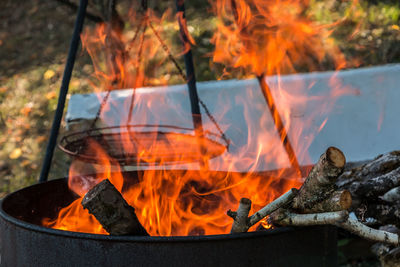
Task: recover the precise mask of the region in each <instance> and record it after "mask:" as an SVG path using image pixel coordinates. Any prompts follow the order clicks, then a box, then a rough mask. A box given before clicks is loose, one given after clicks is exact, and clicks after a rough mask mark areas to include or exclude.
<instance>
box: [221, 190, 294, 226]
mask: <svg viewBox="0 0 400 267" xmlns="http://www.w3.org/2000/svg"><path fill="white" fill-rule="evenodd" d="M297 192H298V190H297V189H295V188H292V189H290V190H289V191H287V192H286V193H285V194H283V195H282V196H280V197H278V198H277V199H275V200H274V201H272V202H271V203H269V204H267V205H266V206H265V207H264V208H262V209H260V210H259V211H257V212H256V213H254V214H253V215H252V216H250V217H248V215H249V212H250V209H251V200H250V199H248V198H242V199H241V200H240V203H239V207H238V210H237V211H231V210H228V212H227V215H228V216H229V217H232V218H233V224H232V228H231V233H244V232H247V231H248V230H249V228H250V227H252V226H253V225H255V224H256V223H258V222H259V221H260V220H262V219H263V218H264V217H266V216H268V215H270V214H271V213H272V212H274V211H275V210H277V209H279V208H280V207H282V206H284V205H286V204H287V203H289V202H290V201H291V200H292V199H293V198H294V197H295V196H296V194H297Z"/></svg>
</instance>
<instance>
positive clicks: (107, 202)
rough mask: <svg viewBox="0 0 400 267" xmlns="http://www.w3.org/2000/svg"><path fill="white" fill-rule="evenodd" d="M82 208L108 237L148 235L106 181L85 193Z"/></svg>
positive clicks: (133, 213) (129, 207) (117, 192)
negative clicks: (97, 222) (91, 215)
mask: <svg viewBox="0 0 400 267" xmlns="http://www.w3.org/2000/svg"><path fill="white" fill-rule="evenodd" d="M82 206H83V207H84V208H85V209H88V210H89V213H91V214H93V215H94V216H95V217H96V219H97V220H98V221H99V222H100V223H101V225H102V226H103V227H104V229H105V230H106V231H107V232H108V233H109V234H110V235H141V236H148V235H149V234H148V233H147V232H146V230H145V229H144V228H143V226H142V225H141V224H140V222H139V220H138V218H137V217H136V214H135V209H134V208H133V207H132V206H130V205H129V204H128V203H127V202H126V201H125V199H124V198H123V197H122V195H121V193H120V192H119V191H118V190H117V189H116V188H115V187H114V185H113V184H112V183H110V181H109V180H108V179H105V180H103V181H102V182H100V183H98V184H97V185H96V186H94V187H93V188H92V189H91V190H90V191H89V192H87V193H86V195H85V196H84V197H83V200H82Z"/></svg>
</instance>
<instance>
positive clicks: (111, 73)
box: [43, 0, 349, 236]
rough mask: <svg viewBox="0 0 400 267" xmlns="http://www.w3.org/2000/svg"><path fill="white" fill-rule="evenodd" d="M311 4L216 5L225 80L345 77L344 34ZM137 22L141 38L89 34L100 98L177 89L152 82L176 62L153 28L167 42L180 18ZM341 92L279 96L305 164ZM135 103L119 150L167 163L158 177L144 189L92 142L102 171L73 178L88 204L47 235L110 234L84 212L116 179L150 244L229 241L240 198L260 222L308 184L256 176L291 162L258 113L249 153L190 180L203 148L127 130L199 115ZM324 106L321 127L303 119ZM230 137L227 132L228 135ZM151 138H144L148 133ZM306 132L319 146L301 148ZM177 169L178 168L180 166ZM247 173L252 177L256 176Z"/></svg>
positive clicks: (95, 167)
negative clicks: (171, 115) (166, 32)
mask: <svg viewBox="0 0 400 267" xmlns="http://www.w3.org/2000/svg"><path fill="white" fill-rule="evenodd" d="M307 4H308V1H301V0H276V1H270V0H218V1H216V2H215V4H214V6H213V11H214V12H215V14H216V16H217V18H218V21H219V23H218V28H217V31H216V33H215V35H214V37H213V43H214V44H215V52H214V54H213V61H214V62H215V63H222V64H224V65H225V66H226V69H225V71H233V70H240V71H241V72H242V73H243V74H244V76H243V77H251V76H252V75H256V76H262V75H271V74H281V73H296V72H297V70H296V68H298V67H302V68H304V67H307V69H308V70H309V71H313V70H316V69H317V66H318V63H320V62H322V61H324V60H326V59H327V58H328V59H329V60H331V61H332V62H333V64H334V65H335V66H336V68H337V69H340V68H343V67H344V66H345V61H344V56H343V55H342V54H341V53H340V51H339V49H338V48H337V47H336V46H335V45H334V43H333V42H332V39H330V37H329V35H330V34H331V31H332V28H333V26H334V25H318V24H316V23H315V22H313V21H312V19H311V18H310V17H309V16H308V15H307V13H306V12H305V10H306V7H307ZM130 15H131V16H130V24H131V25H132V26H133V28H134V29H136V31H125V30H124V29H121V28H117V29H115V28H112V27H111V26H110V25H107V24H102V25H99V26H97V27H95V28H94V29H88V30H86V31H85V33H84V34H83V35H82V42H83V44H84V47H85V49H86V50H87V51H88V53H89V54H90V56H91V57H92V59H93V64H94V68H95V73H94V75H95V77H96V78H97V82H96V83H93V86H94V88H95V90H96V91H97V92H101V91H104V90H112V89H119V88H129V87H132V88H136V87H139V86H143V85H150V84H152V85H154V84H166V83H167V82H168V80H165V79H164V80H163V79H159V80H156V79H154V78H152V77H157V75H158V76H161V75H160V73H157V72H156V70H151V71H150V70H148V68H146V67H147V66H148V65H149V62H150V60H151V59H153V58H160V61H161V62H165V61H166V60H167V57H168V55H167V54H166V53H165V52H166V50H165V47H163V46H162V44H160V42H159V40H158V38H157V36H155V34H154V32H152V27H154V28H155V29H156V30H157V31H158V33H159V35H161V36H162V26H161V25H162V23H163V22H165V23H166V22H167V21H168V19H169V17H170V16H169V15H170V12H169V11H168V12H166V13H165V14H164V15H163V16H162V17H161V18H157V17H156V15H155V13H153V12H152V11H151V10H148V11H146V12H141V13H140V12H139V13H135V14H134V13H133V12H132V11H131V12H130ZM181 19H182V18H181ZM184 23H186V21H184ZM156 25H157V26H156ZM141 33H143V34H141ZM187 45H188V44H186V46H187ZM185 49H187V47H186V48H185ZM153 64H154V63H153ZM149 72H150V73H149ZM278 80H279V78H278ZM331 82H332V86H331V90H328V92H327V93H326V94H324V95H322V94H318V95H313V91H312V85H311V87H309V88H307V89H306V90H304V89H302V88H303V86H302V84H301V81H300V82H299V84H296V86H294V87H293V88H291V90H282V89H283V88H280V87H279V86H278V87H279V88H274V89H276V90H274V92H277V93H275V94H274V95H273V97H274V98H275V101H276V103H279V105H277V107H278V112H279V114H280V116H282V120H283V124H284V126H285V128H286V130H287V131H288V132H290V133H291V135H290V139H291V142H292V144H293V146H294V150H295V151H296V154H297V157H298V158H299V159H307V153H306V151H307V148H308V146H309V145H310V144H311V141H312V137H313V135H315V134H317V133H318V132H319V131H321V129H322V128H323V127H324V125H325V124H326V122H327V120H328V118H327V116H328V114H329V110H330V109H331V108H332V105H333V103H334V101H335V100H336V99H337V98H338V97H340V96H342V95H344V94H348V93H349V89H348V88H344V87H343V86H341V85H340V81H339V80H337V79H336V78H335V77H333V78H332V81H331ZM278 85H279V82H278ZM102 96H104V94H103V95H102ZM99 97H100V94H99ZM100 99H102V97H100ZM248 99H250V96H248V98H244V99H237V103H236V104H242V105H243V106H244V107H246V105H251V104H252V103H249V102H248ZM132 103H134V106H135V109H134V116H132V118H131V117H130V116H128V115H127V114H128V113H129V111H130V110H131V109H130V107H131V105H132ZM132 103H131V102H130V99H129V100H128V101H127V103H125V104H124V108H125V110H126V113H125V114H119V116H120V117H119V118H118V120H117V122H118V123H119V124H120V134H119V135H117V136H116V138H117V139H116V140H124V142H123V143H122V144H121V145H120V146H119V147H117V148H118V149H119V150H121V151H124V153H126V154H127V155H130V154H135V159H134V160H135V161H136V163H143V162H144V163H149V164H154V163H157V168H155V169H152V168H151V167H149V168H146V169H145V170H143V171H140V172H138V176H137V177H136V179H135V180H132V178H129V177H124V175H123V174H122V172H121V168H120V167H119V166H118V163H117V162H115V160H113V159H112V157H111V156H110V155H109V154H108V152H109V151H107V150H106V149H105V148H104V147H102V146H101V145H100V144H99V143H96V142H95V141H94V140H91V141H90V142H89V145H88V150H89V152H90V154H95V155H97V156H98V159H99V164H89V163H83V162H80V161H79V160H77V159H76V160H74V162H73V163H72V165H71V169H70V174H69V187H70V189H71V190H73V191H74V192H75V193H77V195H79V196H80V197H79V198H78V199H77V200H75V201H74V202H73V203H72V204H71V205H70V206H68V207H65V208H63V209H61V211H60V213H59V215H58V217H57V218H56V219H54V220H50V219H46V220H44V221H43V225H45V226H48V227H53V228H56V229H62V230H69V231H79V232H87V233H98V234H106V232H105V231H104V229H103V228H102V227H101V225H99V223H98V222H97V221H96V220H95V219H94V217H93V216H92V215H90V214H89V213H88V212H87V211H85V210H83V208H82V207H81V205H80V202H81V200H82V197H83V196H84V194H85V193H86V192H87V191H88V190H90V188H91V187H93V186H94V185H95V184H97V183H98V182H99V181H101V180H103V179H106V178H109V179H110V180H111V182H112V183H113V184H114V185H115V186H116V187H117V189H118V190H120V191H121V192H122V194H123V196H124V198H125V199H126V200H127V202H128V203H129V204H130V205H132V206H133V207H135V209H136V214H137V216H138V218H139V220H140V222H141V223H142V225H143V226H144V227H145V228H146V230H147V231H148V233H149V234H150V235H154V236H171V235H174V236H177V235H179V236H185V235H210V234H222V233H228V232H229V230H230V227H231V223H232V220H231V219H230V218H229V217H228V216H227V215H226V211H227V210H228V209H235V208H236V207H237V205H238V203H239V200H240V198H242V197H247V198H250V199H251V200H252V203H253V206H252V211H251V212H250V213H251V214H252V213H253V212H255V211H257V210H258V209H260V208H262V207H263V206H264V205H266V204H267V203H269V202H270V201H271V200H273V199H275V198H277V197H278V196H280V195H281V194H282V193H284V192H286V191H287V190H289V189H290V188H292V187H299V185H300V184H301V179H300V177H299V176H298V173H296V172H294V171H293V170H291V169H281V170H277V171H270V172H264V173H258V172H255V171H254V170H255V169H256V168H257V165H258V164H261V163H270V162H273V163H276V165H278V166H289V165H290V159H289V158H288V155H287V154H286V152H285V149H284V148H283V146H282V143H281V139H280V138H279V137H278V136H277V133H276V128H275V126H274V124H273V122H271V115H270V114H268V113H265V114H264V115H263V116H261V117H260V118H259V119H258V120H254V118H252V116H251V113H250V112H248V111H247V110H246V109H245V110H244V112H243V117H244V119H245V120H246V121H247V123H248V129H245V130H244V132H243V136H247V137H248V140H247V145H246V146H245V147H244V148H242V149H238V151H235V153H229V152H227V151H225V152H224V153H223V154H222V155H219V156H218V160H214V161H213V160H212V157H210V155H209V154H207V153H206V155H204V158H203V160H204V161H210V162H211V163H212V164H211V167H212V169H213V170H221V172H218V171H210V170H207V169H205V168H199V165H198V163H196V162H194V163H193V162H192V163H191V164H189V165H183V168H188V166H189V167H192V168H194V170H191V171H184V170H182V165H180V164H179V163H180V162H188V161H190V160H188V158H187V157H188V153H187V151H188V150H189V151H190V149H191V148H193V147H196V146H197V140H196V138H187V136H185V135H180V134H169V135H163V136H161V135H160V134H157V130H154V129H153V131H151V132H147V133H146V134H143V133H141V132H140V129H136V128H135V129H133V130H132V129H129V127H127V126H126V125H127V124H132V123H137V124H146V122H147V120H148V119H149V118H151V119H153V120H154V117H156V118H155V120H156V121H157V120H158V121H159V122H160V124H161V122H162V121H163V120H162V119H163V118H162V116H163V110H164V108H167V109H172V108H175V109H176V110H175V111H176V116H175V117H176V121H177V122H178V123H182V122H183V123H187V122H188V120H189V123H190V118H191V116H190V114H187V113H186V112H185V111H183V110H179V108H180V107H172V106H171V105H170V104H169V103H168V101H166V100H165V99H160V98H157V97H153V98H152V97H151V96H149V95H146V96H141V95H137V96H135V99H134V101H133V102H132ZM220 103H221V106H222V104H223V106H224V108H225V111H227V110H229V108H230V105H231V103H226V101H225V99H220ZM317 103H318V104H319V105H318V107H316V108H315V110H316V111H317V113H316V115H315V116H314V117H312V116H311V117H308V118H301V119H300V118H296V119H293V117H294V116H293V113H295V112H296V110H302V109H304V107H305V106H307V105H316V104H317ZM112 105H113V103H107V105H106V106H105V107H104V110H103V113H102V117H101V121H102V123H104V124H106V125H109V126H111V125H115V120H116V118H115V117H114V118H113V117H108V116H107V115H104V114H107V112H106V111H107V109H108V108H110V107H111V106H112ZM223 113H224V112H221V113H220V114H217V115H216V116H217V117H216V120H217V121H218V119H219V118H222V117H223V115H224V114H223ZM317 115H318V116H320V117H322V119H321V120H320V121H321V123H320V125H319V126H317V127H315V126H314V127H311V125H312V121H313V120H314V119H315V118H316V117H317ZM157 116H159V118H158V117H157ZM255 124H257V125H258V128H261V129H262V132H261V133H258V134H257V135H256V136H257V138H254V134H253V133H252V132H251V129H253V128H255V127H253V126H255ZM178 125H179V124H178ZM228 127H229V125H222V128H223V130H224V129H227V128H228ZM142 128H143V129H142V131H144V128H146V127H145V126H143V127H142ZM204 129H215V128H214V125H213V124H212V122H209V121H205V122H204ZM305 130H307V131H308V137H309V138H307V140H304V139H303V140H300V136H301V134H302V133H303V131H305ZM160 131H161V129H160ZM246 131H247V132H246ZM160 136H161V137H162V138H160ZM138 140H139V141H140V142H138ZM171 144H173V145H171ZM232 145H233V146H235V144H232ZM174 149H176V150H177V151H183V152H186V153H172V158H171V157H161V156H160V155H165V154H168V153H169V154H171V153H170V152H171V150H174ZM179 149H180V150H179ZM193 151H195V150H193ZM222 152H223V151H222ZM222 152H221V153H222ZM193 153H195V154H196V153H199V151H195V152H193ZM221 153H218V154H221ZM170 162H176V164H175V165H171V164H170ZM133 163H135V162H133ZM238 170H241V171H243V170H246V173H243V172H238ZM262 224H263V225H264V227H266V228H268V227H270V226H268V224H266V222H265V221H264V222H262Z"/></svg>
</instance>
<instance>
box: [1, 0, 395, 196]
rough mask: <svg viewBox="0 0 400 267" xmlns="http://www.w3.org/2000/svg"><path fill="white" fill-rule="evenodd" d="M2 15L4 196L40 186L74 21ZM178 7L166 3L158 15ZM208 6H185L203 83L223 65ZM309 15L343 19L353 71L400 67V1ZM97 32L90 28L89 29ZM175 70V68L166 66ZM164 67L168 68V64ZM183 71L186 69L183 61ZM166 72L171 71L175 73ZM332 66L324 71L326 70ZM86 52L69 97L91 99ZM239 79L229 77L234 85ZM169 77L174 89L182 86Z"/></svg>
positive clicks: (63, 171) (319, 9)
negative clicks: (216, 60)
mask: <svg viewBox="0 0 400 267" xmlns="http://www.w3.org/2000/svg"><path fill="white" fill-rule="evenodd" d="M2 4H3V8H2V9H0V18H1V20H0V21H1V23H2V24H1V25H2V28H1V29H0V197H1V196H4V195H5V194H7V193H9V192H11V191H14V190H17V189H19V188H22V187H25V186H27V185H30V184H32V183H35V182H36V181H37V179H38V175H39V172H40V168H41V164H42V159H43V156H44V151H45V146H46V144H47V140H48V136H49V131H50V127H51V123H52V118H53V116H54V111H55V108H56V104H57V95H58V90H59V86H60V83H61V78H62V72H63V69H64V64H65V60H66V55H67V50H68V46H69V41H70V37H71V34H72V29H73V22H74V17H75V14H74V12H71V10H69V9H68V8H67V7H65V6H63V5H61V4H59V3H58V2H57V1H44V0H33V1H12V0H4V1H3V2H2ZM169 6H172V7H174V4H173V3H172V2H169V1H163V2H162V3H161V4H160V5H158V6H157V9H159V10H164V9H165V8H166V7H169ZM209 9H210V7H209V6H208V5H207V4H205V3H204V1H190V2H189V1H188V3H187V17H188V25H189V26H190V27H189V30H190V33H191V35H192V36H193V37H194V39H195V41H196V46H195V47H194V49H193V53H194V61H195V62H196V74H197V79H198V80H199V81H204V80H214V79H217V78H219V76H220V73H221V66H218V65H217V64H211V65H210V60H209V57H208V56H207V55H209V54H210V52H211V51H212V49H213V46H212V44H211V42H210V38H211V37H212V35H213V32H214V30H215V25H216V21H215V18H214V17H213V15H212V14H210V13H209V12H208V11H209ZM308 12H309V14H311V15H312V16H313V17H314V18H315V19H316V20H317V21H318V22H320V23H333V22H335V21H338V20H340V19H341V18H343V17H346V19H345V20H344V21H342V22H341V23H340V24H339V26H338V28H337V29H336V30H335V32H334V33H333V37H334V39H333V40H334V41H335V42H336V43H337V44H338V45H339V46H340V48H341V49H342V50H343V51H344V53H345V55H346V57H347V59H348V60H349V62H353V63H352V64H353V65H352V67H358V66H370V65H379V64H386V63H394V62H399V61H400V28H399V17H400V6H399V3H398V2H397V1H365V0H364V1H363V0H360V1H359V3H357V4H355V5H353V4H352V3H351V2H350V1H336V0H323V1H321V0H319V1H317V0H312V1H311V2H310V8H309V9H308ZM90 24H91V25H93V23H92V22H87V23H86V25H90ZM165 36H166V37H167V38H168V39H170V40H171V42H172V43H174V46H173V47H172V49H173V51H175V52H176V51H179V50H178V49H179V46H178V45H179V38H178V35H177V31H176V26H173V25H172V26H171V25H168V24H165ZM167 64H170V63H167ZM167 64H166V65H167ZM180 64H181V65H183V62H182V61H180ZM165 68H167V69H170V68H171V66H168V65H167V66H166V67H165ZM331 68H332V66H330V65H329V64H326V65H321V66H320V69H319V70H329V69H331ZM92 70H93V68H92V66H91V63H90V60H89V57H88V55H87V54H85V53H84V52H80V55H79V57H78V59H77V61H76V66H75V68H74V73H73V78H72V80H71V84H70V93H71V94H73V93H84V92H89V91H90V90H91V89H90V86H89V82H88V79H87V78H88V77H90V75H91V73H92ZM233 77H235V76H226V77H225V78H233ZM179 82H180V80H179V79H177V78H175V79H174V78H172V79H171V80H170V83H179ZM68 165H69V161H68V159H67V157H66V156H65V155H63V153H61V152H60V151H59V150H57V151H56V155H55V159H54V162H53V165H52V169H51V173H50V177H51V178H56V177H64V176H66V175H67V173H68Z"/></svg>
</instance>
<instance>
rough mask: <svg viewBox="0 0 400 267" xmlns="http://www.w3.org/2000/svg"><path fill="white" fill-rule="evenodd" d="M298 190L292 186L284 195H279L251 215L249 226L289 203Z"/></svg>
mask: <svg viewBox="0 0 400 267" xmlns="http://www.w3.org/2000/svg"><path fill="white" fill-rule="evenodd" d="M297 192H298V190H297V189H296V188H292V189H290V190H289V191H287V192H286V193H285V194H283V195H282V196H280V197H278V198H277V199H275V200H274V201H272V202H271V203H269V204H268V205H266V206H265V207H264V208H262V209H260V210H259V211H257V212H256V213H254V214H253V215H251V216H250V218H249V223H248V224H249V227H252V226H253V225H255V224H256V223H258V222H259V221H261V220H262V219H263V218H264V217H266V216H268V215H270V214H271V213H272V212H274V211H276V210H277V209H279V208H280V207H282V206H284V205H285V204H287V203H289V202H290V201H291V200H292V199H293V198H294V197H295V196H296V194H297Z"/></svg>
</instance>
